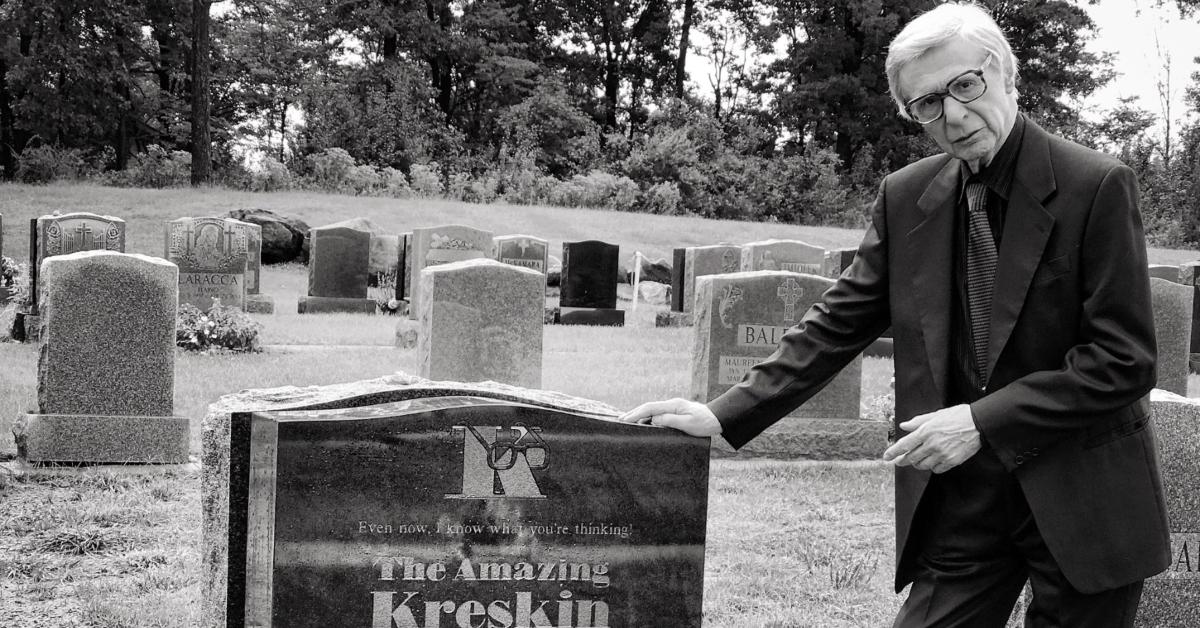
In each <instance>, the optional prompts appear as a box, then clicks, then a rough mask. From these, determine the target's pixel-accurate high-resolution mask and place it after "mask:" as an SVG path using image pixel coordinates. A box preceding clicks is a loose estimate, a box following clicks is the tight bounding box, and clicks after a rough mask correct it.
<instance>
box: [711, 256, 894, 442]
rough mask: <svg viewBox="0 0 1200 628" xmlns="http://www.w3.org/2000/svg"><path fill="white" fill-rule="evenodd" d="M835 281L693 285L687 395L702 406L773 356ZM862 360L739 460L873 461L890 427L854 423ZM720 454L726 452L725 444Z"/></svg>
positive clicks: (784, 278)
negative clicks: (759, 457) (747, 457)
mask: <svg viewBox="0 0 1200 628" xmlns="http://www.w3.org/2000/svg"><path fill="white" fill-rule="evenodd" d="M832 285H833V281H832V280H830V279H826V278H824V277H817V276H815V275H802V274H798V273H791V272H785V271H756V272H745V273H732V274H728V275H709V276H707V277H701V278H700V279H698V280H697V282H696V291H697V296H696V310H695V312H694V314H695V317H696V318H695V326H694V332H693V334H694V335H693V345H692V347H693V349H692V382H691V389H690V396H691V398H692V399H694V400H696V401H700V402H708V401H711V400H712V399H714V398H716V397H717V396H718V395H720V394H721V393H723V392H725V391H727V390H729V389H730V388H731V387H733V386H734V385H735V384H737V383H738V382H740V381H742V378H743V377H744V376H745V375H746V374H747V373H748V372H749V371H750V369H751V367H752V366H754V365H755V364H757V363H759V362H761V361H763V360H764V359H765V358H767V357H768V356H770V355H771V354H772V353H774V352H775V349H776V348H777V347H778V345H779V341H780V340H781V339H782V337H783V334H784V333H785V332H786V331H787V330H788V329H789V328H791V327H793V326H795V325H796V324H797V323H799V322H800V320H801V319H802V318H803V317H804V314H805V312H807V311H808V309H809V308H810V307H811V306H812V305H813V304H814V303H817V302H819V301H820V299H821V295H822V294H823V293H824V292H825V290H827V289H828V288H829V287H830V286H832ZM861 387H862V358H861V357H856V358H854V360H853V361H851V362H850V364H848V365H847V366H846V367H845V368H844V369H843V370H842V371H841V373H839V374H838V375H837V376H835V377H834V378H833V379H832V380H831V381H830V382H829V384H828V385H826V386H825V388H824V389H823V390H822V391H821V392H819V393H817V394H816V396H814V397H813V398H812V399H810V400H809V401H808V402H807V403H805V404H804V405H802V406H800V407H799V408H797V409H796V410H794V411H793V412H792V413H791V414H789V415H788V416H787V417H786V418H784V419H783V420H781V421H779V422H778V423H776V424H775V425H773V426H772V427H771V428H769V429H768V430H767V431H766V432H764V433H763V434H761V435H759V436H758V437H757V438H755V439H754V440H752V441H751V442H750V443H749V444H748V445H746V446H745V447H743V448H742V450H741V451H740V452H739V453H742V454H744V455H769V456H780V457H792V458H819V459H833V458H875V457H878V456H879V455H880V454H882V453H883V450H884V449H885V446H886V444H887V431H888V424H887V423H885V422H882V421H868V420H860V419H859V402H860V399H861V394H862V393H861ZM717 445H718V447H719V450H720V451H723V452H730V451H732V450H731V449H730V448H729V447H728V446H727V445H726V444H725V443H724V442H723V441H721V442H719V443H717Z"/></svg>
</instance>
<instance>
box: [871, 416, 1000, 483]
mask: <svg viewBox="0 0 1200 628" xmlns="http://www.w3.org/2000/svg"><path fill="white" fill-rule="evenodd" d="M900 429H902V430H906V431H908V432H911V434H909V435H908V436H905V437H904V438H901V439H900V440H898V441H896V443H895V444H893V445H892V446H891V447H888V448H887V451H885V452H883V459H884V460H887V461H889V462H891V463H892V464H895V465H897V466H909V465H911V466H912V467H914V468H917V469H921V470H922V471H932V472H934V473H943V472H945V471H949V470H950V469H953V468H954V467H957V466H958V465H960V464H962V463H964V462H966V460H967V459H968V458H970V457H971V456H974V455H975V452H977V451H979V448H980V447H982V446H983V442H982V441H981V440H980V438H979V430H977V429H975V421H974V419H973V418H972V417H971V407H970V406H968V405H966V404H962V405H957V406H953V407H950V408H942V409H941V410H938V411H937V412H930V413H929V414H922V415H919V416H915V417H913V418H912V419H909V420H908V421H905V422H903V423H901V424H900Z"/></svg>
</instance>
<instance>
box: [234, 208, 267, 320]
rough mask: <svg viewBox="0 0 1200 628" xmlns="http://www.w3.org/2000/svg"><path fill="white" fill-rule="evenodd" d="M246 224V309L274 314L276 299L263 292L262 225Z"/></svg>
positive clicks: (257, 312) (258, 312) (256, 312)
mask: <svg viewBox="0 0 1200 628" xmlns="http://www.w3.org/2000/svg"><path fill="white" fill-rule="evenodd" d="M242 224H244V225H246V227H245V229H246V244H247V247H248V248H247V257H246V300H245V303H244V305H245V309H246V311H247V312H253V313H255V314H274V313H275V299H274V298H272V297H271V295H269V294H263V293H262V244H263V242H262V225H256V224H254V223H251V222H244V223H242Z"/></svg>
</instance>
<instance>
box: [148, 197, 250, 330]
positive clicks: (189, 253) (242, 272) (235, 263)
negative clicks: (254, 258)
mask: <svg viewBox="0 0 1200 628" xmlns="http://www.w3.org/2000/svg"><path fill="white" fill-rule="evenodd" d="M249 227H250V225H249V223H244V222H241V221H238V220H234V219H232V218H211V217H209V218H191V217H186V218H179V219H176V220H172V221H169V222H167V223H166V227H165V239H164V249H165V251H166V258H167V260H169V261H171V262H172V263H174V264H175V265H176V266H178V267H179V304H180V305H183V304H185V303H186V304H189V305H194V306H196V307H198V308H200V310H202V311H205V310H208V309H209V308H210V307H212V305H213V299H219V300H220V302H221V305H228V306H231V307H236V308H241V307H242V303H243V301H244V300H245V294H246V275H247V268H248V265H249V255H250V236H249V232H248V230H249Z"/></svg>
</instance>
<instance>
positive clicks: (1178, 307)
mask: <svg viewBox="0 0 1200 628" xmlns="http://www.w3.org/2000/svg"><path fill="white" fill-rule="evenodd" d="M1193 291H1194V288H1190V287H1188V286H1183V285H1180V284H1177V283H1175V282H1172V281H1167V280H1166V279H1159V278H1158V277H1151V278H1150V295H1151V301H1152V304H1153V310H1154V335H1155V337H1156V338H1157V340H1158V369H1157V370H1158V382H1157V384H1156V387H1157V388H1161V389H1163V390H1169V391H1171V392H1173V393H1175V394H1178V395H1184V396H1186V395H1187V384H1188V354H1189V352H1190V348H1191V344H1192V338H1191V336H1192V293H1193Z"/></svg>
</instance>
